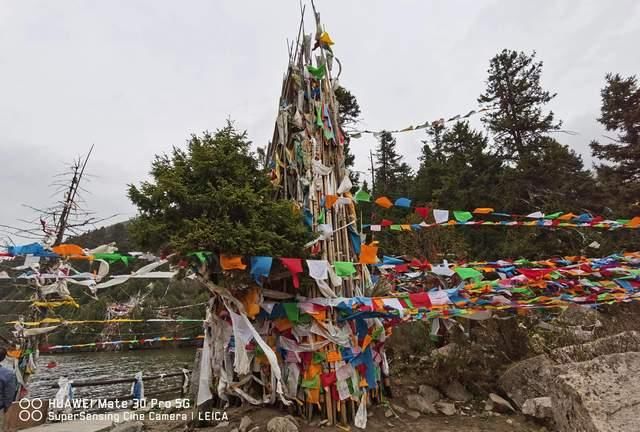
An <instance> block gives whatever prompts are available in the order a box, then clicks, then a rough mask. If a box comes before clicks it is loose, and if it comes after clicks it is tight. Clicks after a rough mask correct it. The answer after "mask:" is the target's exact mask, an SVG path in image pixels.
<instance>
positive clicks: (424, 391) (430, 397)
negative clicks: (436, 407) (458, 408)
mask: <svg viewBox="0 0 640 432" xmlns="http://www.w3.org/2000/svg"><path fill="white" fill-rule="evenodd" d="M418 394H419V395H420V396H422V397H423V398H425V399H426V400H427V402H429V403H434V402H437V401H439V400H440V399H442V394H441V393H440V392H439V391H438V390H437V389H435V388H433V387H431V386H430V385H424V384H423V385H421V386H420V387H418Z"/></svg>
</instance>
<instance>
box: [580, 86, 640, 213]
mask: <svg viewBox="0 0 640 432" xmlns="http://www.w3.org/2000/svg"><path fill="white" fill-rule="evenodd" d="M601 95H602V108H601V116H600V118H599V119H598V120H599V121H600V123H602V124H603V125H604V126H605V127H606V129H607V130H608V131H614V132H616V133H617V134H618V136H617V139H615V140H613V142H610V143H607V144H601V143H599V142H597V141H593V142H591V149H592V151H593V155H594V156H595V157H597V158H599V159H601V160H603V161H604V163H602V164H599V165H598V166H597V172H598V180H599V181H600V182H601V184H602V186H603V188H604V189H605V192H606V196H607V198H608V201H610V202H609V205H610V206H611V207H613V208H614V209H615V210H616V211H617V212H618V213H620V215H621V216H629V212H633V213H637V212H638V211H639V210H640V87H639V86H638V81H637V79H636V77H635V76H631V77H627V78H623V77H621V76H620V75H618V74H616V75H612V74H608V75H607V76H606V85H605V87H604V88H603V89H602V91H601Z"/></svg>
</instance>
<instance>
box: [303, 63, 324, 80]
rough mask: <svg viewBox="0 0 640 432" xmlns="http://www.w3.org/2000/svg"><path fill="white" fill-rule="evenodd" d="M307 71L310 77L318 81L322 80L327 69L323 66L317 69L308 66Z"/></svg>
mask: <svg viewBox="0 0 640 432" xmlns="http://www.w3.org/2000/svg"><path fill="white" fill-rule="evenodd" d="M307 70H308V71H309V73H310V74H311V75H313V77H314V78H315V79H318V80H320V79H322V78H324V74H325V73H326V72H327V69H326V67H325V65H323V64H322V65H320V66H318V67H313V66H311V65H309V66H307Z"/></svg>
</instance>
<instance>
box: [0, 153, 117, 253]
mask: <svg viewBox="0 0 640 432" xmlns="http://www.w3.org/2000/svg"><path fill="white" fill-rule="evenodd" d="M93 148H94V146H93V145H92V146H91V148H90V149H89V152H88V153H87V155H86V156H80V157H78V158H77V159H76V160H74V161H73V162H72V163H71V164H70V165H69V166H68V167H67V169H66V170H65V171H64V172H61V173H59V174H56V175H55V176H54V181H53V182H52V183H51V184H50V186H51V187H53V188H54V192H53V193H52V194H51V197H52V198H54V199H55V201H54V203H53V205H52V206H51V207H48V208H42V207H35V206H32V205H28V204H23V206H24V207H26V208H28V209H30V210H32V211H33V212H34V213H35V214H36V215H37V216H36V217H34V218H32V219H19V220H18V222H20V223H21V224H23V226H20V227H17V226H10V225H0V233H3V234H6V235H7V236H8V237H9V239H10V238H11V237H18V238H22V239H27V240H36V241H42V240H43V237H44V243H46V244H47V245H48V246H56V245H59V244H60V243H62V242H63V241H64V239H65V236H66V235H68V234H72V235H80V234H83V233H85V232H87V231H89V230H91V229H96V228H97V226H96V225H97V224H98V223H100V222H104V221H107V220H109V219H112V218H114V217H115V216H117V215H115V214H114V215H110V216H107V217H98V216H96V214H95V212H92V211H88V210H86V208H85V205H86V201H85V200H84V197H83V194H84V193H88V192H87V190H86V189H85V188H84V187H83V184H84V183H86V182H87V181H88V177H89V174H87V172H86V168H87V164H88V162H89V158H90V157H91V154H92V152H93Z"/></svg>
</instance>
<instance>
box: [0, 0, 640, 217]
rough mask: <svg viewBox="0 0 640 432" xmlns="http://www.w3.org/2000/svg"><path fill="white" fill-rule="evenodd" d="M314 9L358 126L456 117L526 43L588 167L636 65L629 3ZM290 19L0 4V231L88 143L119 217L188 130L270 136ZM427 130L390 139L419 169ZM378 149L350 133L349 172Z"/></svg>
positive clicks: (194, 10)
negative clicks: (358, 115)
mask: <svg viewBox="0 0 640 432" xmlns="http://www.w3.org/2000/svg"><path fill="white" fill-rule="evenodd" d="M316 3H317V6H318V7H319V9H320V11H321V13H322V20H323V22H324V24H325V26H326V28H327V30H328V31H329V33H330V34H331V37H332V38H333V40H334V41H335V42H336V45H335V47H334V51H335V53H336V55H337V56H338V57H339V58H340V59H341V62H342V64H343V67H344V70H343V74H342V76H341V83H342V84H343V85H344V86H345V87H347V88H349V89H350V90H351V91H352V92H353V93H354V94H355V95H356V96H357V98H358V101H359V102H360V105H361V108H362V114H363V115H362V117H363V122H362V125H361V126H362V127H363V128H369V129H383V128H387V129H397V128H402V127H405V126H408V125H411V124H418V123H422V122H424V121H425V120H434V119H438V118H440V117H449V116H452V115H455V114H458V113H465V112H467V111H469V110H471V109H473V108H474V107H475V106H476V103H475V101H476V98H477V96H478V95H479V94H480V93H481V92H482V91H483V87H484V81H485V79H486V70H487V67H488V61H489V59H490V58H491V57H492V56H493V55H494V54H495V53H497V52H498V51H499V50H501V49H503V48H510V49H517V50H524V51H531V50H536V51H537V53H538V57H539V59H541V60H543V61H544V72H543V84H544V85H545V86H546V87H547V88H549V89H550V90H552V91H555V92H557V93H558V97H557V98H556V100H555V101H554V102H553V104H552V109H553V110H554V111H555V112H556V114H557V116H558V117H559V118H560V119H562V120H563V121H564V128H565V129H568V130H572V131H575V132H577V133H578V135H576V136H564V135H562V136H560V138H561V139H562V140H563V141H564V142H565V143H567V144H570V145H571V146H572V147H573V148H574V149H575V150H576V151H578V152H579V153H581V154H582V155H583V157H584V158H585V162H586V163H587V164H588V165H590V164H591V158H590V156H589V151H588V142H589V141H590V140H591V139H593V138H597V137H598V136H601V135H602V134H603V131H602V130H601V128H600V127H599V126H598V124H597V122H596V120H595V119H596V118H597V116H598V111H599V104H600V100H599V99H600V96H599V90H600V88H601V87H602V85H603V81H604V75H605V73H607V72H619V73H622V74H627V75H629V74H640V56H639V55H637V51H638V45H637V44H638V41H639V40H640V2H637V1H635V0H618V1H616V2H604V1H600V0H593V1H569V0H565V1H514V0H502V1H500V0H483V1H477V0H476V1H471V0H468V1H448V2H436V1H424V0H419V1H371V0H369V1H349V2H346V1H338V0H336V1H328V0H317V1H316ZM299 14H300V9H299V4H298V1H297V0H287V1H269V2H265V1H260V2H258V1H255V2H248V1H241V0H230V1H210V0H207V1H195V0H191V1H188V2H181V1H165V0H149V1H137V0H133V1H132V0H123V1H116V0H109V1H100V2H99V1H92V2H87V1H70V0H66V1H56V2H51V1H44V0H42V1H31V0H20V1H18V0H12V1H7V0H0V161H2V165H1V166H0V180H1V182H0V184H1V185H2V189H1V190H2V201H1V202H2V204H1V205H0V224H13V223H14V222H15V220H16V218H19V217H29V216H32V214H31V212H30V211H29V210H27V209H26V208H24V207H23V204H24V203H29V204H36V205H46V204H47V203H49V202H50V199H51V198H50V194H51V192H52V190H51V188H49V187H48V184H49V183H50V180H51V177H52V175H54V174H55V173H57V172H59V171H60V170H62V169H63V168H64V165H65V163H66V162H68V161H70V160H72V159H73V158H74V157H77V156H78V155H80V154H82V153H85V152H86V151H87V150H88V148H89V146H90V145H91V144H95V146H96V148H95V151H94V156H93V158H92V160H91V162H90V165H89V171H90V172H91V173H92V174H93V175H94V176H95V177H94V178H93V179H92V181H91V183H90V184H89V185H88V186H87V187H88V188H89V189H90V191H91V194H90V195H87V196H86V199H87V204H88V207H89V208H91V209H93V210H96V211H97V212H98V213H100V214H102V215H107V214H112V213H119V214H120V216H119V217H118V219H121V220H122V219H126V218H129V217H131V216H133V215H135V209H134V208H133V207H132V206H131V205H130V204H129V202H128V200H127V198H126V192H125V191H126V185H127V184H128V183H137V182H139V181H141V180H143V179H144V178H145V177H146V175H147V172H148V168H149V163H150V161H151V159H152V157H153V155H154V154H156V153H162V152H166V151H168V150H169V149H170V148H171V147H172V146H181V145H184V143H185V140H186V139H187V138H188V136H189V135H190V134H191V133H199V132H201V131H203V130H207V129H209V130H213V129H215V128H217V127H219V126H221V125H223V124H224V122H225V119H227V118H231V119H234V120H235V121H236V122H237V124H238V125H239V126H240V127H242V128H245V129H247V130H248V132H249V135H250V137H251V139H252V140H253V141H254V143H255V144H256V145H258V144H259V145H263V144H266V142H267V141H268V140H269V139H270V137H271V134H272V130H273V123H274V119H275V114H276V107H277V102H278V97H279V92H280V86H281V78H282V74H283V72H284V70H285V67H286V62H287V52H286V40H287V38H289V40H291V39H292V38H293V37H295V34H296V32H297V25H298V19H299ZM307 16H308V17H309V18H310V14H308V15H307ZM310 26H311V21H310V20H309V21H308V26H307V30H308V29H309V28H310ZM421 139H423V132H411V133H407V134H402V136H399V137H398V143H399V147H400V150H401V151H402V153H403V154H404V155H405V157H406V159H407V161H408V162H409V163H410V164H412V165H413V166H416V165H417V156H418V153H419V147H420V140H421ZM374 145H375V142H374V141H373V140H372V139H371V138H363V139H360V140H357V141H355V152H356V155H357V158H358V160H357V166H358V168H359V169H361V170H365V169H366V167H367V162H368V161H367V159H366V157H367V155H368V152H369V149H370V148H372V146H374ZM478 206H482V203H478Z"/></svg>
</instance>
